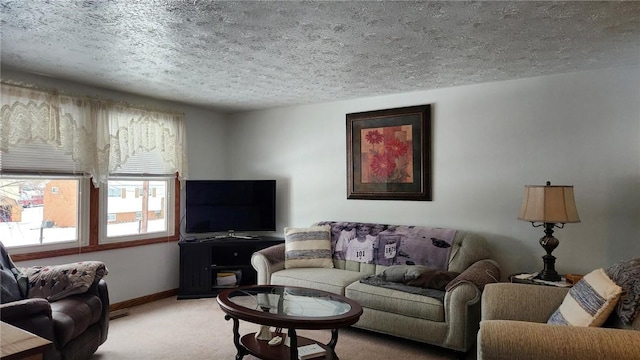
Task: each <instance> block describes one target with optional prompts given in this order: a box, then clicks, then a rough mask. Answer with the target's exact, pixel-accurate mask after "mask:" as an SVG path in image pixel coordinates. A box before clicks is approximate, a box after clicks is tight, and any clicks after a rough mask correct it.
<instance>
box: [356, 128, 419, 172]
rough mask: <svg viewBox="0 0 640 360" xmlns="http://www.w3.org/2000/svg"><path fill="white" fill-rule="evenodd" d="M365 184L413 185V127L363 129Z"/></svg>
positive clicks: (362, 151)
mask: <svg viewBox="0 0 640 360" xmlns="http://www.w3.org/2000/svg"><path fill="white" fill-rule="evenodd" d="M361 132H362V139H363V141H362V143H361V146H362V149H361V154H362V183H411V182H413V167H412V164H413V161H412V156H413V154H412V147H411V142H412V129H411V126H410V125H404V126H387V127H380V128H368V129H362V130H361Z"/></svg>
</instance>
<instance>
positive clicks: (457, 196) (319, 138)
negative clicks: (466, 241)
mask: <svg viewBox="0 0 640 360" xmlns="http://www.w3.org/2000/svg"><path fill="white" fill-rule="evenodd" d="M639 100H640V69H639V68H623V69H605V70H599V71H591V72H580V73H571V74H563V75H555V76H546V77H539V78H531V79H522V80H515V81H506V82H496V83H488V84H480V85H472V86H463V87H455V88H447V89H439V90H432V91H422V92H414V93H407V94H400V95H390V96H381V97H374V98H364V99H357V100H348V101H340V102H334V103H325V104H316V105H308V106H299V107H290V108H282V109H274V110H269V111H256V112H248V113H244V114H236V115H234V116H233V121H232V122H231V123H230V129H229V137H230V140H229V141H230V143H233V144H235V145H234V146H233V151H231V150H230V151H229V161H230V164H231V165H230V166H231V172H230V175H231V176H232V177H233V178H275V179H277V180H278V184H279V185H278V192H279V193H278V216H277V221H278V228H279V229H282V228H284V227H285V226H306V225H309V224H311V223H313V222H316V221H319V220H349V221H369V222H382V223H387V224H416V225H429V226H443V227H452V228H456V229H460V230H467V231H472V232H476V233H479V234H481V235H483V236H485V237H486V238H487V239H488V240H489V242H490V244H491V247H492V251H493V254H494V257H495V258H496V259H497V260H498V261H499V262H500V263H501V265H502V268H503V275H507V274H511V273H514V272H520V271H536V270H540V269H541V268H542V260H541V259H540V257H541V256H542V255H544V250H543V249H542V247H540V245H539V244H538V239H539V238H540V237H541V236H543V231H542V229H541V228H533V227H532V226H531V224H530V223H527V222H522V221H518V220H517V219H516V217H517V215H518V211H519V208H520V204H521V201H522V193H523V190H524V185H525V184H536V185H543V184H544V183H545V181H547V180H549V181H551V182H552V184H556V185H561V184H562V185H574V186H575V190H574V191H575V196H576V204H577V207H578V212H579V215H580V218H581V220H582V222H581V223H578V224H567V225H566V227H565V228H564V229H562V230H557V231H556V232H555V234H554V235H555V236H556V237H557V238H558V239H559V240H560V246H559V247H558V248H557V249H556V251H555V252H554V255H555V256H556V257H557V258H558V259H557V263H556V269H557V270H558V272H560V273H567V272H573V273H586V272H588V271H590V270H592V269H594V268H597V267H604V266H607V265H609V264H611V263H613V262H616V261H618V260H621V259H625V258H628V257H630V256H638V255H639V254H640V101H639ZM421 104H433V132H432V133H433V135H432V138H433V165H432V170H433V201H430V202H413V201H372V200H347V199H346V178H347V175H346V120H345V115H346V114H347V113H352V112H360V111H370V110H378V109H387V108H395V107H402V106H412V105H421ZM279 233H282V230H280V231H279Z"/></svg>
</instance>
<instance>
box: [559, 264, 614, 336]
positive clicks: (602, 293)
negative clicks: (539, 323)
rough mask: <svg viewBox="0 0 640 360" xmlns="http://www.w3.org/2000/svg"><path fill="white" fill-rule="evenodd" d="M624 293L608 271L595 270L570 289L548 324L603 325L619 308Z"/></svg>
mask: <svg viewBox="0 0 640 360" xmlns="http://www.w3.org/2000/svg"><path fill="white" fill-rule="evenodd" d="M621 292H622V289H621V288H620V286H618V285H616V283H614V282H613V281H612V280H611V279H610V278H609V277H608V276H607V274H606V273H605V272H604V270H602V269H597V270H594V271H592V272H590V273H589V274H587V275H585V276H584V277H583V278H582V279H581V280H580V281H578V282H577V283H576V284H575V285H574V286H573V287H572V288H571V290H569V292H568V293H567V296H565V298H564V300H563V301H562V304H560V307H559V308H558V309H557V310H556V311H555V312H554V313H553V314H552V315H551V317H550V318H549V320H548V321H547V324H555V325H573V326H594V327H595V326H600V325H602V324H604V322H605V321H606V320H607V318H608V317H609V315H610V314H611V312H612V311H613V309H614V308H615V306H616V304H617V302H618V299H620V293H621Z"/></svg>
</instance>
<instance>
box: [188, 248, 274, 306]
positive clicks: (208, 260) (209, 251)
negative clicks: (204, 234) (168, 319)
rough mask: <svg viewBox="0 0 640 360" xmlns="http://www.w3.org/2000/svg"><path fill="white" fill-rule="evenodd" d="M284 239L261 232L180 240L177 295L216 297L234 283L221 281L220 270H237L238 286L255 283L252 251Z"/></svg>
mask: <svg viewBox="0 0 640 360" xmlns="http://www.w3.org/2000/svg"><path fill="white" fill-rule="evenodd" d="M282 243H284V239H283V238H279V237H272V236H260V237H258V238H252V239H243V238H239V237H231V238H218V239H206V240H200V241H180V242H178V245H179V246H180V288H179V289H178V299H195V298H201V297H214V296H217V295H218V293H219V292H220V291H222V290H224V289H228V288H230V287H234V285H228V284H225V285H218V284H217V278H218V273H223V272H224V273H231V272H232V273H234V274H235V275H236V278H237V279H238V283H237V284H235V286H241V285H255V284H256V276H257V274H256V271H255V270H254V269H253V267H252V266H251V255H252V254H253V253H254V252H256V251H258V250H262V249H264V248H267V247H269V246H272V245H277V244H282Z"/></svg>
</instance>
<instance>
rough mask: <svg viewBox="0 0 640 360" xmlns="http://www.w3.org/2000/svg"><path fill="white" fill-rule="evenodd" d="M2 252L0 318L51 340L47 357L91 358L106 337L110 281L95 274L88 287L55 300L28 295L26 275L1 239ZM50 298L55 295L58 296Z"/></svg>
mask: <svg viewBox="0 0 640 360" xmlns="http://www.w3.org/2000/svg"><path fill="white" fill-rule="evenodd" d="M0 252H1V254H0V255H1V256H0V257H1V259H0V274H1V275H2V279H1V285H2V296H0V301H1V302H2V304H1V305H0V320H2V321H3V322H5V323H9V324H11V325H14V326H16V327H19V328H21V329H24V330H26V331H29V332H31V333H33V334H36V335H38V336H40V337H43V338H45V339H48V340H50V341H52V342H53V346H52V347H50V349H49V350H48V351H47V352H46V353H45V356H44V359H45V360H57V359H62V360H83V359H84V360H86V359H89V358H90V357H91V355H92V354H93V353H94V352H95V351H96V350H97V349H98V346H100V345H101V344H102V343H104V342H105V341H106V339H107V334H108V330H109V292H108V290H107V283H106V282H105V281H104V280H102V279H98V276H96V277H95V278H96V281H94V282H93V283H92V284H91V285H90V286H89V287H88V289H86V290H85V289H81V290H74V291H67V292H82V293H76V294H70V295H68V296H64V297H62V298H60V299H56V300H55V301H48V300H46V299H45V298H38V297H31V298H29V297H28V296H29V292H28V289H27V288H25V285H27V284H28V281H27V278H21V276H20V274H21V272H20V271H19V270H18V269H17V268H16V267H15V265H14V264H13V262H12V261H11V258H10V257H9V255H8V253H7V252H6V250H5V248H4V246H3V245H2V243H1V242H0ZM53 268H54V267H49V268H48V269H47V270H49V269H53ZM29 269H34V268H29ZM23 280H24V281H23ZM27 286H28V285H27ZM34 293H37V291H35V292H33V291H32V292H31V295H33V294H34ZM49 298H53V299H55V296H50V297H49Z"/></svg>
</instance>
